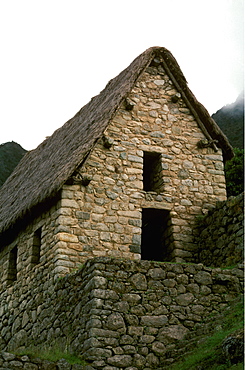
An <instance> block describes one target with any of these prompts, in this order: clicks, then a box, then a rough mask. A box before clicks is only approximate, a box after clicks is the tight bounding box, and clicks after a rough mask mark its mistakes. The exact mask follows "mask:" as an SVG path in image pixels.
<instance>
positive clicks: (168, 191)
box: [56, 67, 226, 273]
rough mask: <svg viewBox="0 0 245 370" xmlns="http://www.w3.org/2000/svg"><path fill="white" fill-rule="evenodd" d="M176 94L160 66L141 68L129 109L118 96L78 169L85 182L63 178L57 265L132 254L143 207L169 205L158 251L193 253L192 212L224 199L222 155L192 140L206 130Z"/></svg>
mask: <svg viewBox="0 0 245 370" xmlns="http://www.w3.org/2000/svg"><path fill="white" fill-rule="evenodd" d="M176 94H178V92H177V90H176V89H175V88H174V86H173V84H172V82H171V80H170V79H169V77H168V76H167V74H166V73H165V71H164V70H163V69H162V68H161V67H159V68H158V69H157V68H153V67H150V68H148V69H147V70H146V71H145V72H144V73H143V74H142V76H141V77H140V79H139V80H138V82H137V83H136V86H135V88H134V89H133V90H132V92H131V94H130V95H129V97H128V99H130V101H131V102H132V106H133V109H132V110H131V111H128V110H127V109H126V108H125V104H124V103H122V105H121V107H120V109H119V110H118V111H117V112H116V114H115V116H114V118H113V119H112V121H111V122H110V124H109V126H108V128H107V129H106V131H105V133H104V137H103V138H102V139H101V140H99V141H98V142H97V144H96V145H95V147H94V149H93V151H92V153H91V155H90V156H89V158H88V159H87V161H86V163H85V164H83V166H82V168H81V169H80V170H79V169H78V171H77V172H78V173H79V176H80V178H86V179H89V181H90V182H89V183H88V184H87V186H83V185H79V184H78V183H77V184H75V185H65V186H64V188H63V192H62V202H61V207H62V208H61V216H60V219H59V221H60V234H58V235H57V238H59V239H60V241H59V242H58V244H57V246H58V248H59V250H60V251H61V257H60V260H59V261H57V264H59V267H57V269H56V270H57V272H59V273H62V271H63V273H67V272H68V270H69V269H70V266H69V265H72V263H73V265H74V264H75V260H76V259H79V260H80V261H82V262H83V261H85V260H87V259H88V258H93V257H96V256H111V257H119V258H129V259H134V260H139V259H140V256H141V252H142V251H141V241H142V239H141V237H142V227H143V225H142V210H143V209H145V208H153V209H162V210H165V211H168V217H166V219H167V220H166V232H165V234H164V240H165V246H164V247H163V252H162V254H163V255H164V258H162V259H164V260H166V261H176V262H184V261H187V262H194V261H195V259H194V255H195V252H196V249H197V248H196V245H195V239H194V233H193V225H194V223H195V217H196V215H198V214H202V212H206V211H207V210H208V209H209V208H211V207H212V206H214V205H215V203H216V201H218V200H219V201H222V200H225V199H226V189H225V177H224V170H223V158H222V152H221V150H218V151H217V152H215V151H214V150H213V149H212V148H199V147H198V142H199V141H200V140H202V139H204V138H205V136H204V134H203V133H202V131H201V129H200V128H199V127H198V124H197V122H196V121H195V119H194V117H193V115H192V114H191V112H190V110H189V109H188V108H187V107H186V105H185V103H184V102H183V100H182V99H181V98H180V99H179V100H178V101H176V100H175V103H173V101H172V100H173V99H172V98H173V97H174V96H175V95H176ZM105 143H106V144H105ZM146 153H151V154H152V155H153V154H155V155H156V154H158V163H157V164H156V165H153V162H154V161H152V166H151V167H153V169H152V171H153V173H154V176H153V177H154V178H155V179H157V182H153V183H152V185H151V186H152V189H151V190H149V189H148V188H147V190H146V189H145V188H144V177H145V176H146V175H147V174H148V173H147V172H148V171H145V168H144V157H145V155H146ZM153 158H155V159H156V161H157V158H156V156H155V157H153ZM145 172H146V173H145ZM148 175H149V174H148ZM149 176H150V175H149ZM149 183H151V182H150V181H149ZM67 251H69V252H67ZM67 255H69V261H67ZM152 259H154V258H152Z"/></svg>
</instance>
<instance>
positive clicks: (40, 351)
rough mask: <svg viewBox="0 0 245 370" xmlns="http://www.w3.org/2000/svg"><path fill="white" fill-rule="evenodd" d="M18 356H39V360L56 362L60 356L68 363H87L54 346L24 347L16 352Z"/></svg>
mask: <svg viewBox="0 0 245 370" xmlns="http://www.w3.org/2000/svg"><path fill="white" fill-rule="evenodd" d="M16 355H18V356H24V355H27V356H29V357H30V358H40V359H41V360H48V361H52V362H57V361H59V360H61V359H62V358H63V359H65V360H66V361H67V362H68V363H69V364H71V365H74V364H80V365H84V366H85V365H87V363H86V362H85V361H83V360H81V358H80V357H78V356H76V355H72V354H70V353H68V352H63V351H61V350H60V349H59V348H56V347H49V348H45V347H40V348H38V347H29V348H25V349H23V350H21V351H19V352H17V353H16Z"/></svg>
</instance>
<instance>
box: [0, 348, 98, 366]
mask: <svg viewBox="0 0 245 370" xmlns="http://www.w3.org/2000/svg"><path fill="white" fill-rule="evenodd" d="M23 369H24V370H93V368H92V367H91V366H89V365H88V366H86V365H84V366H83V365H79V364H74V365H71V364H69V363H68V362H67V361H66V360H65V359H61V360H59V361H56V362H53V361H48V360H42V359H40V358H35V359H34V358H31V357H29V356H26V355H23V356H17V355H15V354H13V353H9V352H4V351H0V370H23Z"/></svg>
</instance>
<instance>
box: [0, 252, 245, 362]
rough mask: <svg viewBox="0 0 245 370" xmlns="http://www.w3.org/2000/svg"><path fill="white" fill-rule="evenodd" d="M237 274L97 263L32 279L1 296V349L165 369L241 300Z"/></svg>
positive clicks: (103, 259)
mask: <svg viewBox="0 0 245 370" xmlns="http://www.w3.org/2000/svg"><path fill="white" fill-rule="evenodd" d="M242 267H243V266H242V265H240V266H238V267H237V268H234V269H232V270H222V269H220V268H214V269H211V268H207V267H204V266H203V265H202V264H173V263H157V262H150V261H141V262H137V261H130V260H121V259H117V258H115V259H113V258H109V257H97V258H95V259H92V260H89V261H87V262H86V263H85V265H84V266H83V268H82V269H80V270H79V271H77V272H75V273H73V274H70V275H66V276H65V277H64V278H61V279H58V280H57V281H56V282H54V281H53V280H52V279H50V280H44V281H40V280H39V278H38V273H37V271H32V273H31V274H30V275H29V276H28V277H26V280H25V282H24V284H20V282H16V283H15V285H14V286H12V287H10V288H8V289H7V290H6V291H4V292H2V293H1V295H0V315H1V322H0V333H1V336H0V338H1V339H0V349H3V350H5V351H6V350H8V351H14V350H16V348H26V347H28V346H33V345H35V347H38V346H42V345H43V344H44V343H45V346H50V347H51V348H52V346H53V347H54V348H55V347H57V346H59V347H60V348H61V349H62V350H63V351H65V350H69V351H70V352H73V353H76V354H82V355H83V357H84V359H85V360H87V361H89V362H90V363H91V365H92V366H93V367H94V368H95V369H110V367H108V366H112V368H113V369H121V368H126V369H130V368H133V369H161V368H164V366H166V365H167V364H170V363H171V362H172V361H173V360H174V358H176V355H177V354H176V351H177V346H176V344H177V342H179V341H180V340H183V339H184V338H188V336H189V335H191V333H193V332H195V330H197V329H198V328H201V327H202V325H203V323H204V318H205V317H207V316H209V315H214V316H215V315H216V314H218V313H219V312H222V310H224V308H225V307H227V305H229V302H230V301H231V300H233V299H234V298H235V297H237V296H239V295H240V294H241V293H242V289H243V270H242ZM30 287H32V289H30Z"/></svg>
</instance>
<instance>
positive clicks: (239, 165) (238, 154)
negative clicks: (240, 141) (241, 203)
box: [225, 148, 244, 197]
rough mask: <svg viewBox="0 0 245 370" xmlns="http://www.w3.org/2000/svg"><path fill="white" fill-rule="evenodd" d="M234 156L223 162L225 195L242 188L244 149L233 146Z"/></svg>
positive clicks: (240, 191)
mask: <svg viewBox="0 0 245 370" xmlns="http://www.w3.org/2000/svg"><path fill="white" fill-rule="evenodd" d="M234 153H235V156H234V157H233V158H232V159H231V160H229V161H227V162H226V164H225V177H226V189H227V196H228V197H229V196H231V195H233V196H236V195H238V194H240V193H242V192H243V190H244V149H239V148H234Z"/></svg>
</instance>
